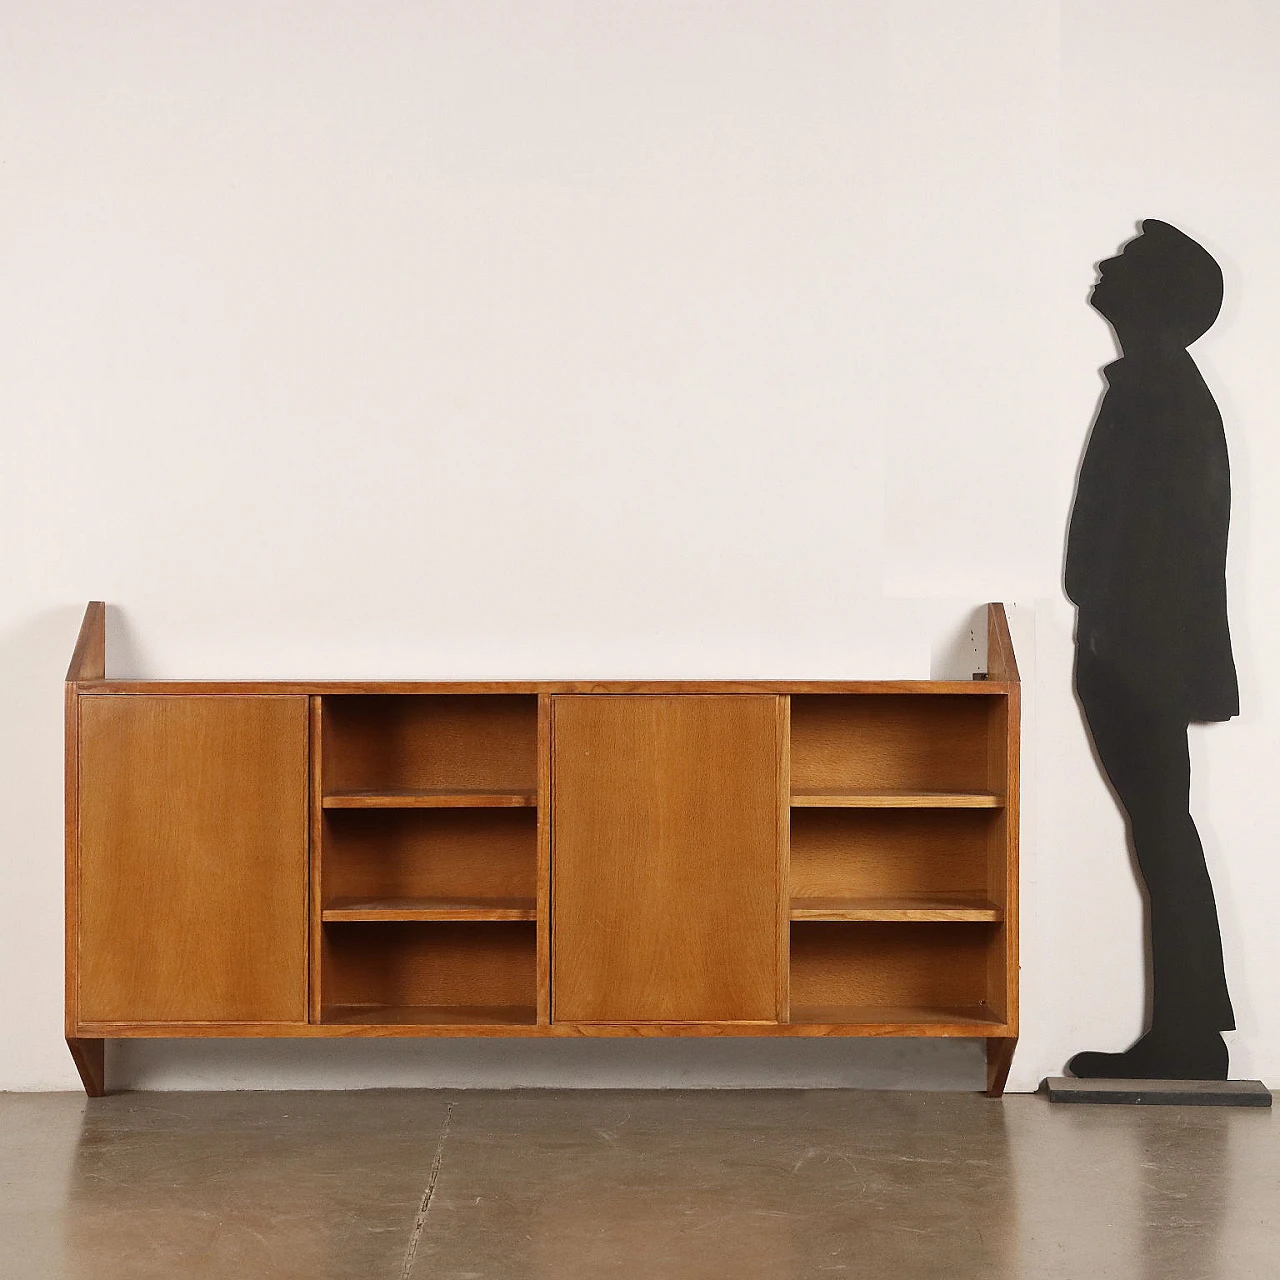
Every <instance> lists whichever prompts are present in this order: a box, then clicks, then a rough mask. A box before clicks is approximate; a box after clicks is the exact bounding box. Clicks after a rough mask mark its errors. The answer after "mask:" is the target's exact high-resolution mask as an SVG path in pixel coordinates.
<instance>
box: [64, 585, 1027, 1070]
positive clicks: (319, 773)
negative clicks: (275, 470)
mask: <svg viewBox="0 0 1280 1280" xmlns="http://www.w3.org/2000/svg"><path fill="white" fill-rule="evenodd" d="M104 668H105V629H104V607H103V606H102V605H100V604H94V605H91V606H90V608H89V612H88V613H87V614H86V617H85V623H84V626H83V627H82V629H81V634H80V639H79V642H78V644H77V646H76V653H75V656H74V657H73V659H72V663H71V670H70V671H69V673H68V681H67V691H66V697H67V701H66V708H67V756H66V766H67V767H66V775H67V792H66V796H67V859H66V899H67V952H66V957H67V965H66V974H67V990H66V1008H67V1017H66V1034H67V1040H68V1044H69V1046H70V1048H71V1050H72V1053H73V1055H74V1057H75V1060H76V1064H77V1066H78V1067H79V1069H80V1072H81V1076H82V1078H83V1080H84V1082H85V1087H86V1089H87V1090H88V1091H89V1092H90V1093H93V1094H97V1093H101V1092H102V1090H103V1087H104V1082H103V1061H104V1059H103V1044H104V1042H105V1040H107V1039H111V1038H124V1037H142V1036H156V1037H174V1036H178V1037H192V1036H602V1035H603V1036H668V1035H676V1036H690V1035H693V1036H970V1037H974V1038H979V1039H982V1040H984V1041H985V1042H986V1048H987V1064H988V1078H987V1088H988V1092H990V1093H992V1094H998V1093H999V1092H1000V1091H1001V1090H1002V1088H1003V1086H1004V1080H1005V1076H1006V1074H1007V1072H1008V1067H1009V1060H1010V1057H1011V1055H1012V1052H1013V1047H1014V1045H1015V1044H1016V1038H1017V1031H1018V1025H1017V1019H1018V1005H1017V992H1018V894H1017V885H1018V881H1017V874H1018V865H1017V852H1018V703H1019V685H1018V674H1017V666H1016V663H1015V661H1014V658H1013V651H1012V647H1011V645H1010V643H1009V635H1008V630H1007V626H1006V622H1005V617H1004V610H1003V609H1002V608H1001V607H1000V606H999V605H991V606H988V671H987V672H986V673H985V675H984V677H983V678H976V679H974V680H965V681H928V680H902V681H697V682H693V681H644V682H624V681H601V682H587V681H533V682H518V681H504V682H494V683H485V682H444V681H435V682H376V683H371V682H342V681H327V682H319V681H313V682H266V681H247V682H216V681H199V682H185V681H181V682H180V681H145V680H109V679H107V678H106V676H105V669H104Z"/></svg>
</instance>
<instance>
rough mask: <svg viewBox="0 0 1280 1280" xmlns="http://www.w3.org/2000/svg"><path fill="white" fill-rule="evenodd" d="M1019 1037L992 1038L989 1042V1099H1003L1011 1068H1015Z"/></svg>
mask: <svg viewBox="0 0 1280 1280" xmlns="http://www.w3.org/2000/svg"><path fill="white" fill-rule="evenodd" d="M1017 1047H1018V1038H1017V1036H1009V1037H999V1038H997V1037H992V1038H991V1039H989V1040H988V1041H987V1097H988V1098H1003V1097H1004V1087H1005V1085H1006V1083H1008V1080H1009V1068H1010V1067H1011V1066H1013V1054H1014V1050H1016V1049H1017Z"/></svg>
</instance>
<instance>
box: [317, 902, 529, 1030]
mask: <svg viewBox="0 0 1280 1280" xmlns="http://www.w3.org/2000/svg"><path fill="white" fill-rule="evenodd" d="M325 940H326V943H327V947H326V956H325V978H324V991H325V1000H326V1005H325V1013H324V1019H325V1021H326V1022H329V1021H331V1020H332V1018H333V1017H334V1016H344V1017H345V1016H346V1015H335V1014H334V1013H333V1012H332V1011H333V1010H336V1009H339V1008H342V1007H347V1006H363V1007H365V1008H366V1009H378V1008H391V1007H407V1006H413V1007H429V1006H464V1007H469V1008H473V1007H486V1008H492V1007H503V1008H507V1007H512V1006H519V1007H521V1008H527V1009H528V1010H529V1011H530V1020H531V1021H533V1020H534V1015H535V1013H536V1007H537V971H536V970H537V964H536V955H537V950H536V946H537V943H536V936H535V932H534V926H533V924H532V923H505V922H498V923H494V922H488V921H486V922H484V923H461V924H454V923H448V924H438V923H430V924H365V923H360V924H327V925H325Z"/></svg>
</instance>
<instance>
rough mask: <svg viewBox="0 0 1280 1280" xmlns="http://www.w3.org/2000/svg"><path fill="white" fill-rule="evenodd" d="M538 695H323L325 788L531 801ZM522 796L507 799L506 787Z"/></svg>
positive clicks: (534, 782)
mask: <svg viewBox="0 0 1280 1280" xmlns="http://www.w3.org/2000/svg"><path fill="white" fill-rule="evenodd" d="M537 734H538V702H537V699H536V698H534V697H526V696H515V695H511V694H502V693H495V694H488V695H477V696H466V697H463V696H456V695H429V696H415V697H388V696H372V697H365V696H356V697H346V696H344V697H327V698H325V699H324V740H325V765H324V776H325V795H326V796H333V795H334V793H337V792H356V793H358V792H372V793H395V792H402V793H403V792H417V793H419V794H420V795H422V796H423V798H424V802H425V800H426V798H427V797H429V796H432V795H434V796H437V797H438V798H439V802H444V801H445V800H447V798H448V795H449V793H451V792H455V793H456V792H471V793H474V794H475V795H476V797H477V799H480V798H481V797H482V796H483V793H486V792H488V793H493V799H492V800H491V803H515V804H532V803H534V795H535V793H536V790H537V785H538V747H537V741H538V738H537ZM504 794H505V795H507V796H510V797H518V798H516V799H508V800H505V801H504V800H502V799H501V798H500V797H501V796H502V795H504Z"/></svg>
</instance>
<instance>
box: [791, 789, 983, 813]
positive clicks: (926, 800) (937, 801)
mask: <svg viewBox="0 0 1280 1280" xmlns="http://www.w3.org/2000/svg"><path fill="white" fill-rule="evenodd" d="M791 804H792V807H793V808H796V809H999V808H1000V807H1001V806H1002V805H1003V804H1004V798H1003V797H1002V796H998V795H994V794H993V793H991V792H989V791H902V790H895V789H892V788H878V789H868V788H857V789H848V790H836V789H833V788H831V787H818V788H803V787H802V788H799V789H798V790H795V791H792V793H791Z"/></svg>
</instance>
